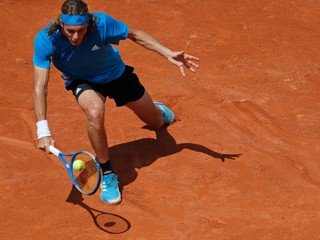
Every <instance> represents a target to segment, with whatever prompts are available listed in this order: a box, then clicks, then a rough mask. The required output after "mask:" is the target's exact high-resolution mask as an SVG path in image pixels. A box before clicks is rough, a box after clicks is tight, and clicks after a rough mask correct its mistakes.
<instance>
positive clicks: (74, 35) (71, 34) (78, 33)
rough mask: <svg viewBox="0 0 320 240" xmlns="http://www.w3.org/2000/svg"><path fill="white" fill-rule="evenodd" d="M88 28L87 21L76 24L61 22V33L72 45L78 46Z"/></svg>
mask: <svg viewBox="0 0 320 240" xmlns="http://www.w3.org/2000/svg"><path fill="white" fill-rule="evenodd" d="M87 30H88V23H86V24H83V25H78V26H73V25H66V24H62V34H63V35H64V36H65V37H66V38H68V40H69V41H70V43H71V44H72V45H73V46H79V45H80V44H81V43H82V41H83V39H84V37H85V35H86V33H87Z"/></svg>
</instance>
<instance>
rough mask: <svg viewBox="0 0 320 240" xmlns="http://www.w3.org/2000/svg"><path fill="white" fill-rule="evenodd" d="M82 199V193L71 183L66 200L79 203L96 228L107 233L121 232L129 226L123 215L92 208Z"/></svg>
mask: <svg viewBox="0 0 320 240" xmlns="http://www.w3.org/2000/svg"><path fill="white" fill-rule="evenodd" d="M83 200H84V199H83V196H82V193H80V192H79V191H78V190H77V188H76V187H75V186H74V185H72V189H71V192H70V194H69V196H68V198H67V200H66V202H69V203H72V204H75V205H79V206H80V207H82V208H83V209H85V210H86V211H88V213H89V214H90V216H91V217H92V220H93V222H94V224H95V225H96V227H97V228H98V229H100V230H101V231H103V232H106V233H109V234H122V233H125V232H127V231H128V230H129V229H130V228H131V223H130V222H129V221H128V220H127V219H125V218H124V217H122V216H119V215H117V214H114V213H108V212H104V211H101V210H98V209H95V208H92V207H90V206H88V205H87V204H85V203H84V202H83Z"/></svg>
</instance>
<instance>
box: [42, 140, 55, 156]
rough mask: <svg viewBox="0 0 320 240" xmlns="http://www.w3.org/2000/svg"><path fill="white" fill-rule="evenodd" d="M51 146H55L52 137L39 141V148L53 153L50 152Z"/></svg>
mask: <svg viewBox="0 0 320 240" xmlns="http://www.w3.org/2000/svg"><path fill="white" fill-rule="evenodd" d="M50 145H52V146H54V140H53V139H52V138H51V137H43V138H40V139H39V140H38V148H40V149H43V150H45V151H46V152H47V153H51V152H50V150H49V147H50Z"/></svg>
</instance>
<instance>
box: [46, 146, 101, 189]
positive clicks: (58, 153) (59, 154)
mask: <svg viewBox="0 0 320 240" xmlns="http://www.w3.org/2000/svg"><path fill="white" fill-rule="evenodd" d="M49 150H50V152H51V153H53V154H54V155H56V156H57V157H58V158H59V159H60V160H61V161H62V163H63V165H64V166H65V168H66V170H67V171H68V173H69V176H70V178H71V181H72V183H73V185H74V186H75V187H76V188H77V189H78V190H79V191H80V192H81V193H83V194H86V195H92V194H94V193H95V192H96V191H97V190H98V188H99V185H100V181H101V170H100V165H99V163H98V162H97V160H96V157H95V156H94V155H93V154H92V153H90V152H87V151H84V150H80V151H77V152H74V153H69V154H67V153H63V152H61V151H60V150H59V149H57V148H56V147H54V146H52V145H50V147H49ZM80 153H85V154H88V155H89V156H90V157H91V158H92V159H93V161H94V163H95V165H96V168H97V174H98V180H97V183H96V186H95V188H94V189H93V190H92V191H91V192H85V191H83V190H82V189H81V188H80V187H79V186H78V183H77V181H76V180H75V178H74V175H73V170H72V166H73V162H74V160H75V157H76V156H77V155H78V154H80ZM64 157H71V160H70V162H69V163H68V161H67V160H66V159H65V158H64Z"/></svg>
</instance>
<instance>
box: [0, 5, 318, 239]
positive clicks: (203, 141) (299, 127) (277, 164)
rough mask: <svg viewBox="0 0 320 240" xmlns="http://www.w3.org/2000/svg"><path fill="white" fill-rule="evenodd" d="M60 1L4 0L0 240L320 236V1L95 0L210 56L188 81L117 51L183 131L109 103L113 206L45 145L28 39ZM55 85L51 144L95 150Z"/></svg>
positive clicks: (136, 54) (126, 47)
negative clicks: (82, 188)
mask: <svg viewBox="0 0 320 240" xmlns="http://www.w3.org/2000/svg"><path fill="white" fill-rule="evenodd" d="M62 3H63V1H61V0H57V1H52V0H50V1H49V0H45V1H44V0H28V1H23V0H2V1H1V2H0V7H1V16H2V17H1V22H2V23H1V25H0V34H1V38H0V43H1V49H0V52H1V61H0V69H1V81H0V86H1V92H0V103H1V104H0V111H1V114H0V156H1V157H0V159H1V165H0V170H1V174H0V178H1V180H0V188H1V195H0V201H1V205H0V209H1V213H0V215H1V224H0V238H1V239H5V240H9V239H10V240H13V239H23V240H24V239H34V240H35V239H46V240H57V239H92V240H100V239H139V240H143V239H146V240H149V239H237V240H239V239H259V240H261V239H273V240H274V239H281V240H282V239H290V240H292V239H299V240H300V239H320V236H319V229H320V204H319V203H320V143H319V140H320V94H319V92H320V41H319V39H320V17H319V16H320V15H319V12H320V1H311V0H303V1H302V0H292V1H286V0H283V1H280V0H277V1H266V0H242V1H240V0H227V1H218V0H202V1H189V0H123V1H120V0H119V1H94V0H87V3H88V5H89V9H90V11H96V12H100V11H101V12H106V13H108V14H110V15H111V16H113V17H114V18H117V19H119V20H121V21H123V22H126V23H127V24H128V25H129V26H133V27H136V28H141V29H143V30H145V31H147V32H149V33H150V34H152V35H153V36H155V37H156V38H157V39H159V40H160V41H161V42H162V43H164V44H165V45H166V46H168V47H170V48H171V49H173V50H184V51H186V52H187V53H189V54H191V55H194V56H197V57H199V58H200V59H201V61H200V62H199V64H200V68H199V70H198V71H197V73H195V74H193V73H191V72H189V71H186V75H187V76H186V77H185V78H184V77H182V76H181V74H180V71H179V69H178V68H177V67H176V66H174V65H172V64H170V63H169V62H167V61H166V59H164V58H162V57H161V56H159V55H157V54H155V53H153V52H151V51H148V50H145V49H143V48H142V47H140V46H138V45H136V44H134V43H133V42H131V41H130V40H127V41H122V42H121V43H120V45H119V46H117V48H118V49H119V50H120V52H121V53H122V58H123V59H124V61H125V62H126V63H127V64H129V65H132V66H134V67H135V71H136V73H137V74H138V75H139V77H140V80H141V82H142V83H143V84H144V86H145V87H146V88H147V89H148V91H149V93H150V94H151V96H152V98H153V100H154V101H160V102H163V103H165V104H167V105H168V106H169V107H170V108H171V109H172V110H173V111H174V113H175V115H176V122H175V123H174V124H173V125H171V126H169V127H167V128H161V129H160V130H157V131H153V130H149V129H147V128H145V126H144V124H143V123H142V122H141V121H140V120H139V119H138V118H137V117H136V116H135V115H134V114H133V113H132V112H131V111H130V110H128V109H127V108H116V107H115V104H114V103H113V101H111V100H107V103H106V120H105V125H106V128H107V132H108V137H109V144H110V151H111V161H112V163H113V165H114V168H115V170H116V172H117V173H118V174H119V180H120V187H121V192H122V197H123V201H122V203H121V204H119V205H116V206H108V205H105V204H104V203H103V202H101V201H100V199H99V193H100V191H98V193H97V194H95V195H93V196H82V195H81V194H80V193H79V192H78V191H76V190H75V189H73V188H72V184H71V181H70V179H69V176H68V174H67V172H66V171H65V169H64V167H63V165H62V164H61V163H60V161H59V160H58V159H57V158H56V157H55V156H53V155H52V154H51V155H49V154H46V153H45V152H43V151H41V150H39V149H37V139H36V127H35V116H34V112H33V102H32V98H33V64H32V56H33V40H34V36H35V34H36V33H37V32H38V31H39V30H40V29H41V28H42V27H44V26H45V25H47V24H48V23H49V22H50V21H51V20H52V19H53V18H55V17H56V16H57V15H58V14H59V13H60V6H61V4H62ZM60 75H61V74H60V72H58V71H57V70H56V69H55V68H54V67H52V68H51V75H50V81H49V95H48V121H49V125H50V129H51V132H52V134H53V138H54V139H55V141H56V146H57V147H58V148H60V149H61V150H63V151H64V152H70V153H71V152H74V151H77V150H79V149H84V150H87V151H93V150H92V148H91V145H90V143H89V140H88V138H87V133H86V119H85V116H84V114H83V113H82V111H81V109H80V108H79V106H78V105H77V103H76V101H75V99H74V97H73V96H72V93H71V92H67V91H65V90H64V86H63V81H62V79H61V78H60Z"/></svg>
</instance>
